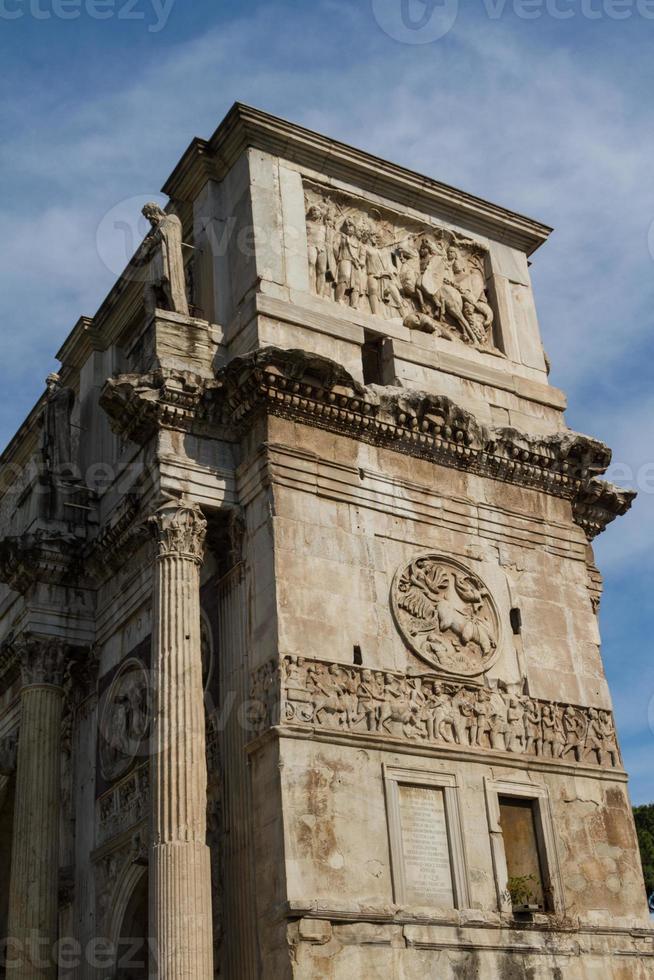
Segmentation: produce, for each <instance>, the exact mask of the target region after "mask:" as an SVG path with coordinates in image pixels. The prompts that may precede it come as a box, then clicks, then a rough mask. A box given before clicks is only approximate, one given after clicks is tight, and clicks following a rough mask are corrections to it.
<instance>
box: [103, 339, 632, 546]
mask: <svg viewBox="0 0 654 980" xmlns="http://www.w3.org/2000/svg"><path fill="white" fill-rule="evenodd" d="M101 404H102V405H103V407H104V408H105V410H106V411H107V412H108V414H109V416H110V418H111V420H112V425H113V427H114V428H115V430H116V431H119V432H120V433H121V435H123V436H124V437H126V438H130V439H132V440H134V441H136V442H139V443H141V444H143V443H145V442H146V441H147V440H149V439H150V438H152V437H153V436H154V434H155V433H156V431H157V429H158V427H159V426H161V427H164V428H171V429H177V430H181V431H185V432H188V431H191V430H196V431H199V430H202V429H206V428H207V427H210V428H212V429H214V430H215V429H216V428H218V429H220V430H222V431H224V432H225V433H230V434H231V435H239V434H240V433H242V432H243V431H245V429H247V428H248V427H249V426H250V425H251V424H252V421H253V419H254V417H255V416H256V415H257V414H258V413H261V412H264V413H266V412H267V413H269V414H272V415H277V416H282V417H285V418H290V419H294V420H297V421H301V422H303V423H304V424H305V425H312V426H316V427H317V428H322V429H328V430H330V431H333V432H339V433H341V434H342V435H345V436H350V437H352V438H355V439H359V440H361V441H363V442H366V443H370V444H372V445H376V446H383V447H385V448H388V449H392V450H394V451H395V452H401V453H404V454H406V455H408V456H413V457H417V458H420V459H427V460H430V461H432V462H434V463H438V464H440V465H442V466H449V467H452V468H455V469H459V470H466V471H468V472H471V473H476V474H479V475H480V476H486V477H490V478H492V479H496V480H502V481H504V482H506V483H512V484H516V485H518V486H523V487H528V488H532V489H536V490H540V491H542V492H544V493H548V494H550V495H552V496H555V497H562V498H564V499H567V500H571V501H572V502H573V509H574V514H575V520H577V523H579V524H580V526H581V527H582V528H583V529H584V530H585V531H586V533H587V534H588V536H589V537H592V536H594V535H595V534H597V533H598V532H599V530H602V529H603V528H604V527H605V526H606V525H607V524H608V523H609V522H610V521H611V520H613V519H614V518H615V517H617V516H619V515H620V514H622V513H625V512H626V510H628V509H629V506H630V505H631V502H632V500H633V496H634V495H633V494H632V493H631V491H621V490H619V489H618V488H615V487H611V486H610V484H607V483H604V482H602V481H598V480H597V479H596V478H597V476H599V475H601V474H602V473H603V472H604V471H605V470H606V469H607V467H608V466H609V464H610V462H611V451H610V450H609V449H608V448H607V447H606V446H605V445H604V444H603V443H602V442H599V441H598V440H597V439H592V438H591V437H589V436H585V435H581V434H580V433H577V432H572V431H563V432H561V433H556V434H554V435H550V436H532V435H529V434H527V433H524V432H520V431H518V430H517V429H513V428H490V427H486V426H484V425H481V424H480V423H479V422H478V421H477V420H476V418H475V417H474V416H473V415H472V414H471V413H470V412H468V411H466V410H465V409H463V408H460V407H459V406H458V405H456V404H455V403H454V402H452V401H451V399H449V398H447V397H446V396H444V395H433V394H428V393H426V392H423V391H412V390H407V389H403V388H391V387H379V386H376V385H372V386H367V387H366V386H364V385H361V384H360V383H359V382H357V381H356V380H355V379H353V378H352V376H351V375H350V374H349V373H348V372H347V371H346V370H345V369H344V368H343V367H342V366H341V365H339V364H337V363H336V362H334V361H332V360H330V359H329V358H325V357H321V356H319V355H317V354H311V353H307V352H306V351H301V350H282V349H280V348H277V347H265V348H261V349H258V350H256V351H253V352H252V353H250V354H246V355H243V356H241V357H237V358H234V360H232V361H231V362H230V363H229V364H228V365H227V366H226V367H225V368H224V369H223V370H222V371H221V372H220V373H219V374H218V375H217V376H216V379H215V381H206V380H203V379H202V378H199V377H197V376H194V375H190V374H186V373H179V372H167V373H162V372H159V373H158V374H156V375H122V376H121V377H118V378H114V379H111V380H110V381H108V382H107V384H106V385H105V388H104V389H103V392H102V396H101ZM591 532H592V533H591Z"/></svg>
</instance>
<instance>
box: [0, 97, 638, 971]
mask: <svg viewBox="0 0 654 980" xmlns="http://www.w3.org/2000/svg"><path fill="white" fill-rule="evenodd" d="M164 191H165V193H166V194H167V195H168V196H169V198H170V207H169V208H168V209H167V211H166V212H163V211H162V210H161V209H160V208H159V207H157V206H156V205H147V206H146V208H145V209H144V214H145V215H146V217H147V218H148V220H149V221H150V223H151V225H152V230H151V231H150V232H149V234H148V235H147V236H146V238H145V241H144V243H143V245H142V246H141V247H140V248H139V250H138V251H137V253H136V255H135V256H134V258H133V260H132V261H131V263H130V264H129V266H128V268H127V269H126V271H125V273H124V275H123V277H122V278H121V280H120V281H119V282H118V283H117V284H116V286H115V288H114V289H113V290H112V292H111V293H110V294H109V296H108V297H107V299H106V301H105V302H104V303H103V304H102V306H101V307H100V309H99V311H98V312H97V314H96V315H95V316H94V317H93V318H82V319H81V320H80V321H79V322H78V323H77V324H76V326H75V327H74V329H73V331H72V333H71V335H70V336H69V338H68V340H67V341H66V342H65V344H64V346H63V347H62V348H61V350H60V352H59V354H58V357H59V360H60V362H61V370H60V372H59V374H58V375H56V376H51V377H50V378H49V379H48V386H47V391H46V393H44V396H43V398H42V399H41V401H40V402H39V404H38V405H37V406H36V407H35V408H34V410H33V412H32V413H31V414H30V416H29V418H28V419H27V420H26V422H25V424H24V425H23V427H22V428H21V429H20V431H19V432H18V434H17V435H16V437H15V438H14V440H13V441H12V442H11V443H10V445H9V446H8V448H7V449H6V450H5V453H4V454H3V457H2V461H1V466H2V469H1V473H2V486H1V489H2V497H1V499H0V527H1V531H2V541H1V542H0V577H1V579H2V582H3V583H4V584H3V586H2V592H1V594H0V638H1V641H2V645H1V654H0V868H1V869H2V872H3V878H2V880H3V881H6V882H7V887H6V889H4V891H5V892H6V895H5V896H4V897H2V896H0V927H2V930H3V934H4V933H5V932H6V934H7V936H8V937H9V940H10V942H9V944H8V946H7V967H6V975H7V977H11V976H16V977H21V978H24V980H27V978H30V980H36V978H43V977H47V978H55V977H58V976H59V977H67V978H68V977H71V978H75V980H90V978H104V977H107V978H109V977H121V978H126V977H132V978H134V977H146V976H157V977H162V978H166V980H182V978H184V980H191V978H193V980H195V978H208V977H210V976H221V977H227V978H230V980H237V978H238V980H241V978H243V980H245V978H247V980H255V978H259V977H262V978H266V980H268V978H270V980H272V978H274V980H285V978H288V980H291V978H295V980H300V978H303V980H304V978H307V980H308V978H319V977H320V978H332V980H345V978H350V977H357V978H358V977H365V978H373V977H398V978H399V977H402V978H406V980H409V978H423V977H427V976H429V977H432V976H434V977H435V976H438V977H453V978H455V977H458V978H463V977H470V978H472V977H479V978H484V980H495V978H497V977H516V978H518V977H530V978H533V980H536V978H541V977H543V978H545V977H566V980H567V978H568V977H570V978H579V980H581V978H584V980H585V978H597V980H599V978H602V980H604V978H609V977H610V978H614V980H626V978H634V980H640V978H645V977H648V976H650V975H651V973H652V970H653V969H654V933H653V932H652V930H651V928H650V924H649V918H648V914H647V908H646V902H645V896H644V892H643V883H642V871H641V867H640V861H639V856H638V848H637V843H636V836H635V830H634V825H633V820H632V816H631V810H630V806H629V798H628V793H627V776H626V773H625V771H624V768H623V763H622V759H621V755H620V750H619V745H618V739H617V735H616V731H615V726H614V721H613V714H612V705H611V699H610V695H609V691H608V689H607V684H606V680H605V677H604V672H603V668H602V661H601V656H600V637H599V631H598V624H597V612H598V607H599V602H600V596H601V576H600V574H599V572H598V570H597V568H596V567H595V564H594V561H593V555H592V547H591V540H592V538H593V537H594V536H595V535H596V534H598V533H600V532H601V531H602V530H603V529H604V528H605V527H606V525H607V524H608V523H609V522H610V521H612V520H613V519H614V518H616V517H617V516H619V515H621V514H624V513H625V512H626V511H627V510H628V509H629V506H630V503H631V499H632V495H631V494H629V493H628V492H625V491H622V490H620V489H619V488H617V487H613V486H611V485H610V484H607V483H606V482H604V481H603V480H602V474H603V473H604V472H605V471H606V469H607V467H608V465H609V462H610V452H609V450H607V449H606V447H605V446H603V445H602V444H601V443H599V442H597V441H596V440H594V439H592V438H590V437H587V436H583V435H579V434H577V433H575V432H572V431H571V430H569V429H568V427H567V426H566V423H565V420H564V416H563V412H564V409H565V398H564V395H563V394H562V393H561V392H560V391H558V390H557V389H556V388H553V387H552V386H551V385H550V384H549V382H548V372H547V364H546V357H545V354H544V352H543V348H542V345H541V340H540V335H539V330H538V324H537V319H536V312H535V308H534V301H533V295H532V290H531V284H530V278H529V271H528V261H527V260H528V256H529V255H531V254H532V253H533V252H534V251H535V250H536V249H537V248H538V246H539V245H540V244H541V243H542V242H543V241H544V240H545V239H546V238H547V235H548V233H549V229H548V228H546V227H545V226H543V225H541V224H539V223H538V222H535V221H532V220H530V219H527V218H524V217H522V216H520V215H517V214H514V213H511V212H509V211H506V210H503V209H501V208H499V207H496V206H494V205H492V204H489V203H487V202H485V201H481V200H479V199H476V198H473V197H471V196H470V195H468V194H464V193H462V192H460V191H457V190H454V189H453V188H450V187H447V186H445V185H442V184H438V183H437V182H435V181H431V180H429V179H427V178H424V177H420V176H418V175H416V174H413V173H411V172H409V171H405V170H402V169H401V168H399V167H397V166H394V165H391V164H388V163H385V162H383V161H380V160H377V159H375V158H372V157H369V156H367V155H366V154H364V153H361V152H359V151H357V150H354V149H352V148H350V147H347V146H343V145H341V144H338V143H335V142H333V141H331V140H329V139H327V138H325V137H322V136H318V135H317V134H314V133H310V132H308V131H306V130H303V129H301V128H299V127H296V126H293V125H290V124H288V123H285V122H283V121H282V120H278V119H275V118H272V117H270V116H267V115H265V114H263V113H260V112H258V111H255V110H252V109H249V108H246V107H243V106H235V107H234V109H233V110H232V111H231V112H230V114H229V115H228V117H227V118H226V119H225V120H224V122H223V123H222V124H221V126H220V127H219V129H218V130H217V131H216V133H215V134H214V136H213V137H212V138H211V139H210V140H208V141H203V140H195V141H194V142H193V143H192V144H191V146H190V147H189V149H188V150H187V152H186V153H185V155H184V156H183V157H182V160H181V161H180V163H179V165H178V166H177V168H176V169H175V171H174V173H173V174H172V176H171V177H170V179H169V181H168V182H167V184H166V186H165V188H164ZM55 961H57V962H58V965H57V963H56V962H55ZM1 972H2V971H1V968H0V974H1Z"/></svg>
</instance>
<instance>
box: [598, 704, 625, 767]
mask: <svg viewBox="0 0 654 980" xmlns="http://www.w3.org/2000/svg"><path fill="white" fill-rule="evenodd" d="M599 730H600V732H601V733H602V736H603V738H604V751H605V752H606V753H607V755H608V756H609V759H610V760H611V765H612V766H617V765H619V762H620V757H619V753H618V743H617V737H616V731H615V725H614V724H613V719H612V717H611V712H610V711H600V712H599Z"/></svg>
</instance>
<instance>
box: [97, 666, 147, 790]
mask: <svg viewBox="0 0 654 980" xmlns="http://www.w3.org/2000/svg"><path fill="white" fill-rule="evenodd" d="M150 714H151V708H150V684H149V680H148V672H147V670H146V669H145V666H144V665H143V663H142V662H141V661H140V660H137V659H135V658H132V659H130V660H128V661H127V662H126V663H125V665H124V666H123V667H122V669H121V670H120V672H119V673H118V675H117V676H116V678H115V679H114V682H113V684H112V685H111V687H110V689H109V691H108V693H107V696H106V698H105V701H104V705H103V708H102V711H101V715H100V740H101V741H100V765H101V770H102V776H103V778H104V779H106V780H107V782H111V781H113V780H115V779H118V778H119V777H120V776H122V775H123V774H124V773H126V772H127V770H128V769H129V768H130V766H131V765H132V763H133V762H134V760H135V759H136V757H137V756H138V755H139V752H140V751H141V746H142V743H143V741H144V739H145V738H146V737H147V734H148V731H149V728H150Z"/></svg>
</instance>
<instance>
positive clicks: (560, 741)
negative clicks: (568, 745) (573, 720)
mask: <svg viewBox="0 0 654 980" xmlns="http://www.w3.org/2000/svg"><path fill="white" fill-rule="evenodd" d="M542 720H543V755H544V754H545V749H546V748H547V747H548V746H549V754H550V756H551V758H552V759H560V758H561V755H562V753H563V748H564V745H565V732H564V729H563V721H562V718H561V715H560V712H559V709H558V706H557V705H553V704H545V705H543V710H542Z"/></svg>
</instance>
